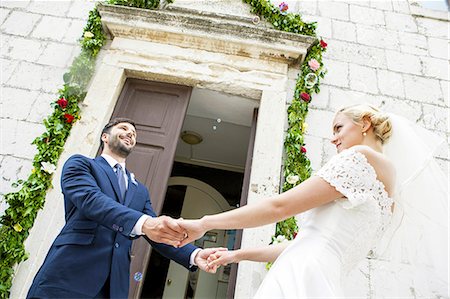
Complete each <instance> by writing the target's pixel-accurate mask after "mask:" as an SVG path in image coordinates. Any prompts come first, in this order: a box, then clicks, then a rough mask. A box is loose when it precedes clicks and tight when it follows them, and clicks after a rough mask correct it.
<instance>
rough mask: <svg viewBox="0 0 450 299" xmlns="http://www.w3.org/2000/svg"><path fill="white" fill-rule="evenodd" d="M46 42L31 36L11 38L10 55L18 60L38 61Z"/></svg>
mask: <svg viewBox="0 0 450 299" xmlns="http://www.w3.org/2000/svg"><path fill="white" fill-rule="evenodd" d="M44 47H45V43H42V42H41V41H37V40H32V39H29V38H21V37H16V38H11V39H10V42H9V49H10V50H9V53H8V56H9V57H11V58H13V59H16V60H24V61H29V62H36V61H37V60H38V58H39V56H40V55H41V54H42V51H43V50H44Z"/></svg>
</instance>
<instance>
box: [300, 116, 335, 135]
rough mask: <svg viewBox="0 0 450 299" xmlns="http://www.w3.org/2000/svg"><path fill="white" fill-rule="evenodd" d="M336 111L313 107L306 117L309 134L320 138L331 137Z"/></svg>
mask: <svg viewBox="0 0 450 299" xmlns="http://www.w3.org/2000/svg"><path fill="white" fill-rule="evenodd" d="M333 117H334V113H333V112H331V111H326V110H316V109H311V110H310V111H309V113H308V116H307V117H306V122H307V123H308V135H310V136H313V137H320V138H330V136H331V133H332V132H331V127H332V126H331V125H332V120H333Z"/></svg>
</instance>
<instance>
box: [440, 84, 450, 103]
mask: <svg viewBox="0 0 450 299" xmlns="http://www.w3.org/2000/svg"><path fill="white" fill-rule="evenodd" d="M440 83H441V90H442V95H443V97H444V105H445V106H447V107H450V83H449V82H448V81H440Z"/></svg>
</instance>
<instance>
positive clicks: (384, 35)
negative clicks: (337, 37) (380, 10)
mask: <svg viewBox="0 0 450 299" xmlns="http://www.w3.org/2000/svg"><path fill="white" fill-rule="evenodd" d="M356 35H357V37H358V39H357V40H358V43H361V44H363V45H367V46H372V47H377V48H385V49H397V48H398V47H399V44H398V34H397V32H396V31H392V30H385V29H381V28H375V27H373V26H364V25H360V26H358V27H357V34H356Z"/></svg>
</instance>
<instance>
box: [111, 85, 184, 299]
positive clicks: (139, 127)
mask: <svg viewBox="0 0 450 299" xmlns="http://www.w3.org/2000/svg"><path fill="white" fill-rule="evenodd" d="M191 91H192V88H191V87H188V86H180V85H174V84H167V83H159V82H149V81H144V80H137V79H127V81H126V82H125V85H124V88H123V90H122V93H121V95H120V97H119V100H118V102H117V105H116V108H115V110H114V112H113V116H112V117H113V118H114V117H127V118H130V119H133V120H134V121H135V123H136V131H137V144H136V147H135V148H134V150H133V152H132V153H131V154H130V156H129V157H128V158H127V162H126V163H127V165H126V167H127V169H129V170H130V171H131V172H133V173H134V174H135V176H136V178H137V179H138V180H139V181H140V182H142V183H143V184H145V185H146V187H147V188H148V189H149V191H150V198H151V201H152V206H153V209H154V210H155V212H156V214H159V213H160V212H161V209H162V206H163V203H164V196H165V193H166V189H167V181H168V179H169V176H170V173H171V170H172V165H173V159H174V156H175V150H176V146H177V142H178V139H179V136H180V131H181V127H182V125H183V121H184V117H185V114H186V109H187V106H188V103H189V98H190V95H191ZM150 250H151V247H150V246H149V245H148V243H147V241H145V240H144V239H143V238H140V239H138V240H136V241H134V242H133V246H132V251H131V269H130V273H131V277H130V292H129V297H130V298H138V297H139V295H140V292H141V288H142V282H143V279H144V278H145V277H144V276H145V272H146V268H147V264H148V260H149V257H150Z"/></svg>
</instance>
